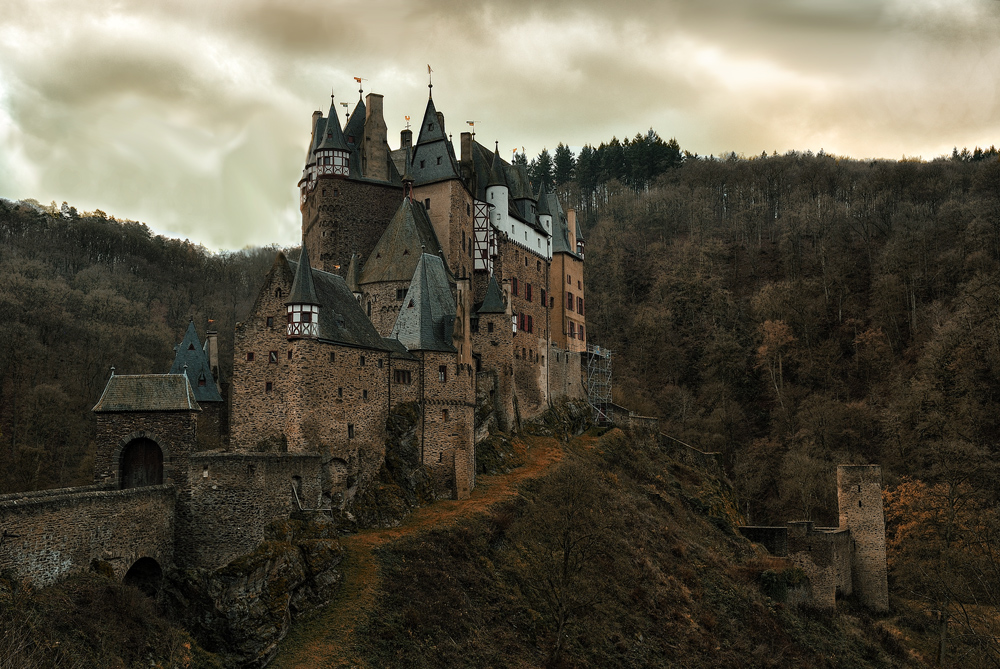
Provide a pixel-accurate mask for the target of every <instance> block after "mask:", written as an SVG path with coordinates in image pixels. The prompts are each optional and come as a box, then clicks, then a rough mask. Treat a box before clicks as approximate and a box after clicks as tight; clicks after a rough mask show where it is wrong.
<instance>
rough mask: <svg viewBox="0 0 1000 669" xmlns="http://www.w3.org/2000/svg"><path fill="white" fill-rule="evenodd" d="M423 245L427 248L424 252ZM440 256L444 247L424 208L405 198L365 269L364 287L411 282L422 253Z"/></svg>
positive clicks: (362, 282)
mask: <svg viewBox="0 0 1000 669" xmlns="http://www.w3.org/2000/svg"><path fill="white" fill-rule="evenodd" d="M421 245H423V247H424V248H423V249H421V248H420V247H421ZM421 251H423V252H424V253H430V254H432V255H437V254H438V253H439V252H440V251H441V244H440V242H438V238H437V235H436V234H435V233H434V226H433V225H431V219H430V218H428V216H427V212H426V211H425V210H424V205H422V204H420V203H419V202H411V201H410V199H409V198H403V201H402V203H400V205H399V209H397V210H396V213H395V214H393V217H392V220H391V221H389V225H388V227H386V229H385V232H383V233H382V236H381V237H380V238H379V240H378V242H377V243H376V244H375V248H374V249H372V252H371V255H369V256H368V260H367V262H365V266H364V269H362V270H361V278H360V280H359V283H360V284H361V285H365V284H369V283H378V282H381V281H410V280H411V279H412V278H413V272H414V270H416V268H417V263H418V262H419V260H420V253H421Z"/></svg>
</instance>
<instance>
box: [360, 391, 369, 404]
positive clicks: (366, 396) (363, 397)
mask: <svg viewBox="0 0 1000 669" xmlns="http://www.w3.org/2000/svg"><path fill="white" fill-rule="evenodd" d="M361 399H363V400H364V401H365V402H367V401H368V391H367V390H362V391H361Z"/></svg>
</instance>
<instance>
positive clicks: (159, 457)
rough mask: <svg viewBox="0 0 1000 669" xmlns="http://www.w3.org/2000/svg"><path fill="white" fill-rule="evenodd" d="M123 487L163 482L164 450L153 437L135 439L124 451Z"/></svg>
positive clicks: (122, 467) (122, 460)
mask: <svg viewBox="0 0 1000 669" xmlns="http://www.w3.org/2000/svg"><path fill="white" fill-rule="evenodd" d="M120 474H121V476H120V481H121V486H122V488H141V487H143V486H148V485H160V484H162V483H163V451H161V450H160V447H159V446H157V444H156V442H155V441H153V440H151V439H133V440H132V441H131V442H129V444H128V445H127V446H126V447H125V449H124V450H123V451H122V458H121V469H120Z"/></svg>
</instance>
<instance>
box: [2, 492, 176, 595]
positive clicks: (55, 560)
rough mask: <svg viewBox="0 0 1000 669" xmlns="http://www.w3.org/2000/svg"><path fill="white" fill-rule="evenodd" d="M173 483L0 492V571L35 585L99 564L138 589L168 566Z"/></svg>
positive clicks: (44, 583) (154, 578)
mask: <svg viewBox="0 0 1000 669" xmlns="http://www.w3.org/2000/svg"><path fill="white" fill-rule="evenodd" d="M175 503H176V490H175V488H174V486H173V485H169V484H168V485H151V486H145V487H138V488H127V489H124V490H120V489H117V486H116V485H115V484H113V483H111V484H97V485H92V486H84V487H78V488H61V489H56V490H42V491H38V492H29V493H16V494H10V495H0V570H9V572H10V573H11V574H12V575H14V576H15V577H17V578H20V579H23V580H26V581H29V582H31V583H32V584H34V585H36V586H45V585H50V584H52V583H55V582H56V581H58V580H60V579H63V578H65V577H66V576H69V575H71V574H74V573H78V572H83V571H87V570H88V569H90V568H91V565H92V564H93V563H94V562H95V561H97V562H104V563H106V564H108V565H110V566H111V568H112V569H113V570H114V573H115V576H116V577H117V578H118V579H119V580H125V581H131V582H135V583H136V584H137V585H139V586H140V587H143V586H144V584H145V583H147V582H153V583H155V582H156V581H158V580H159V576H160V572H161V570H162V569H163V568H165V567H166V566H167V565H169V564H171V563H172V562H173V553H174V509H175V508H176V507H175Z"/></svg>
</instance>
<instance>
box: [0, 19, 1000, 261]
mask: <svg viewBox="0 0 1000 669" xmlns="http://www.w3.org/2000/svg"><path fill="white" fill-rule="evenodd" d="M998 6H1000V5H998V3H996V2H986V1H981V0H960V1H957V2H943V1H941V0H757V1H755V2H746V1H745V0H685V1H679V0H674V1H672V2H663V1H662V0H631V1H627V2H618V3H608V2H606V1H605V0H601V1H597V0H573V1H572V2H570V1H569V0H551V1H549V2H546V3H538V2H534V1H532V2H529V1H528V0H503V1H502V2H501V1H499V0H497V1H479V2H475V1H469V0H411V1H410V2H403V1H402V0H393V1H383V0H373V1H371V2H367V3H357V2H345V1H343V0H297V1H295V2H292V1H289V0H243V1H241V2H235V1H233V0H218V1H215V2H210V3H206V2H203V1H201V0H86V1H81V0H76V1H70V0H50V1H49V2H44V3H41V2H36V1H34V0H7V2H6V3H5V15H4V21H3V22H2V23H0V142H2V143H3V145H4V146H5V150H4V151H3V152H0V195H2V196H4V197H14V198H17V197H35V198H37V199H40V200H44V201H47V200H50V199H56V200H57V201H62V200H67V201H70V202H73V203H74V204H76V205H77V206H81V207H84V208H96V207H100V208H101V209H104V210H106V211H110V212H114V213H116V214H118V215H121V216H131V217H135V218H140V219H142V220H145V221H147V222H148V223H149V224H150V225H152V226H153V227H154V228H156V229H160V230H165V231H169V232H171V233H174V234H178V235H182V236H189V237H192V238H195V239H198V240H199V241H203V242H204V243H206V244H208V245H210V246H213V247H220V246H225V247H238V246H241V245H243V244H246V243H266V242H270V241H279V242H282V243H290V242H294V241H295V239H296V238H297V234H298V233H297V215H298V214H297V205H296V194H295V182H296V180H297V178H298V175H299V171H300V169H301V164H302V158H303V154H304V147H305V143H306V141H307V138H308V128H309V116H310V114H311V112H312V110H313V109H315V108H322V109H323V110H324V111H325V110H326V108H327V106H328V104H329V97H328V96H329V91H330V88H331V87H333V88H334V89H335V91H336V93H337V96H338V97H337V99H338V101H350V104H351V105H353V102H354V101H355V100H356V99H357V97H356V96H357V92H356V90H357V89H356V87H355V83H354V82H353V80H352V79H351V77H353V76H361V77H364V78H365V79H366V81H365V83H364V86H365V90H366V91H375V92H379V93H383V94H385V95H386V99H385V108H386V121H387V123H388V125H389V128H390V138H391V139H390V141H392V140H393V138H395V137H397V136H398V135H397V134H396V133H398V131H399V130H400V129H401V128H402V126H403V124H404V122H405V120H404V116H406V115H409V116H411V117H412V118H413V120H414V122H417V121H418V120H419V118H420V117H421V115H422V113H423V107H424V104H425V101H426V95H427V89H426V88H425V86H426V69H425V66H426V64H428V63H431V64H432V65H433V67H434V69H435V75H434V76H435V87H434V97H435V102H436V103H437V105H438V108H439V109H440V110H442V111H443V112H444V113H445V115H446V117H447V119H448V129H449V131H450V132H452V133H455V134H456V135H457V134H458V133H460V132H462V131H463V130H465V129H466V127H467V126H466V125H465V121H466V120H470V119H475V120H477V122H478V123H477V130H478V137H479V139H481V140H482V141H484V142H487V143H488V142H491V141H492V140H494V139H496V140H498V141H499V142H500V145H501V147H503V148H504V151H505V152H507V153H509V151H510V149H512V148H514V147H521V146H524V147H526V148H527V150H528V152H529V153H530V154H535V153H537V152H538V151H539V150H540V149H541V148H542V147H543V146H545V147H548V148H550V149H551V148H553V147H554V146H555V145H556V144H557V143H558V142H560V141H562V142H565V143H568V144H571V145H574V146H579V145H582V144H584V143H595V144H596V143H599V142H601V141H605V140H608V139H610V138H611V136H612V135H615V136H617V137H619V138H624V137H631V136H633V135H635V134H636V133H637V132H644V131H645V130H646V129H647V128H649V127H653V128H654V129H656V130H657V131H659V132H660V134H661V135H663V136H667V137H669V136H676V137H677V138H678V140H679V141H680V142H681V145H682V146H683V147H684V148H687V149H690V150H692V151H697V152H699V153H703V154H707V153H721V152H723V151H729V150H735V151H737V152H742V153H746V154H748V155H749V154H759V153H760V151H762V150H767V151H769V152H770V151H772V150H778V151H785V150H788V149H792V148H796V149H812V150H818V149H819V148H824V149H826V150H827V151H830V152H835V153H841V154H851V155H856V156H861V157H867V156H887V157H900V156H902V155H904V154H906V155H917V154H920V155H923V156H924V157H925V158H930V157H933V156H935V155H937V154H939V153H945V152H949V151H950V148H951V147H952V146H954V145H958V146H963V145H969V146H973V145H975V144H977V143H978V144H990V143H998V142H1000V138H997V137H996V135H997V134H998V130H1000V122H998V121H997V118H998V115H997V113H996V112H997V99H996V97H997V96H996V89H995V84H994V81H995V80H996V73H997V71H998V69H1000V49H998V47H997V46H996V45H995V35H996V34H997V28H998V27H1000V21H998V16H1000V11H998ZM397 141H398V140H397Z"/></svg>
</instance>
